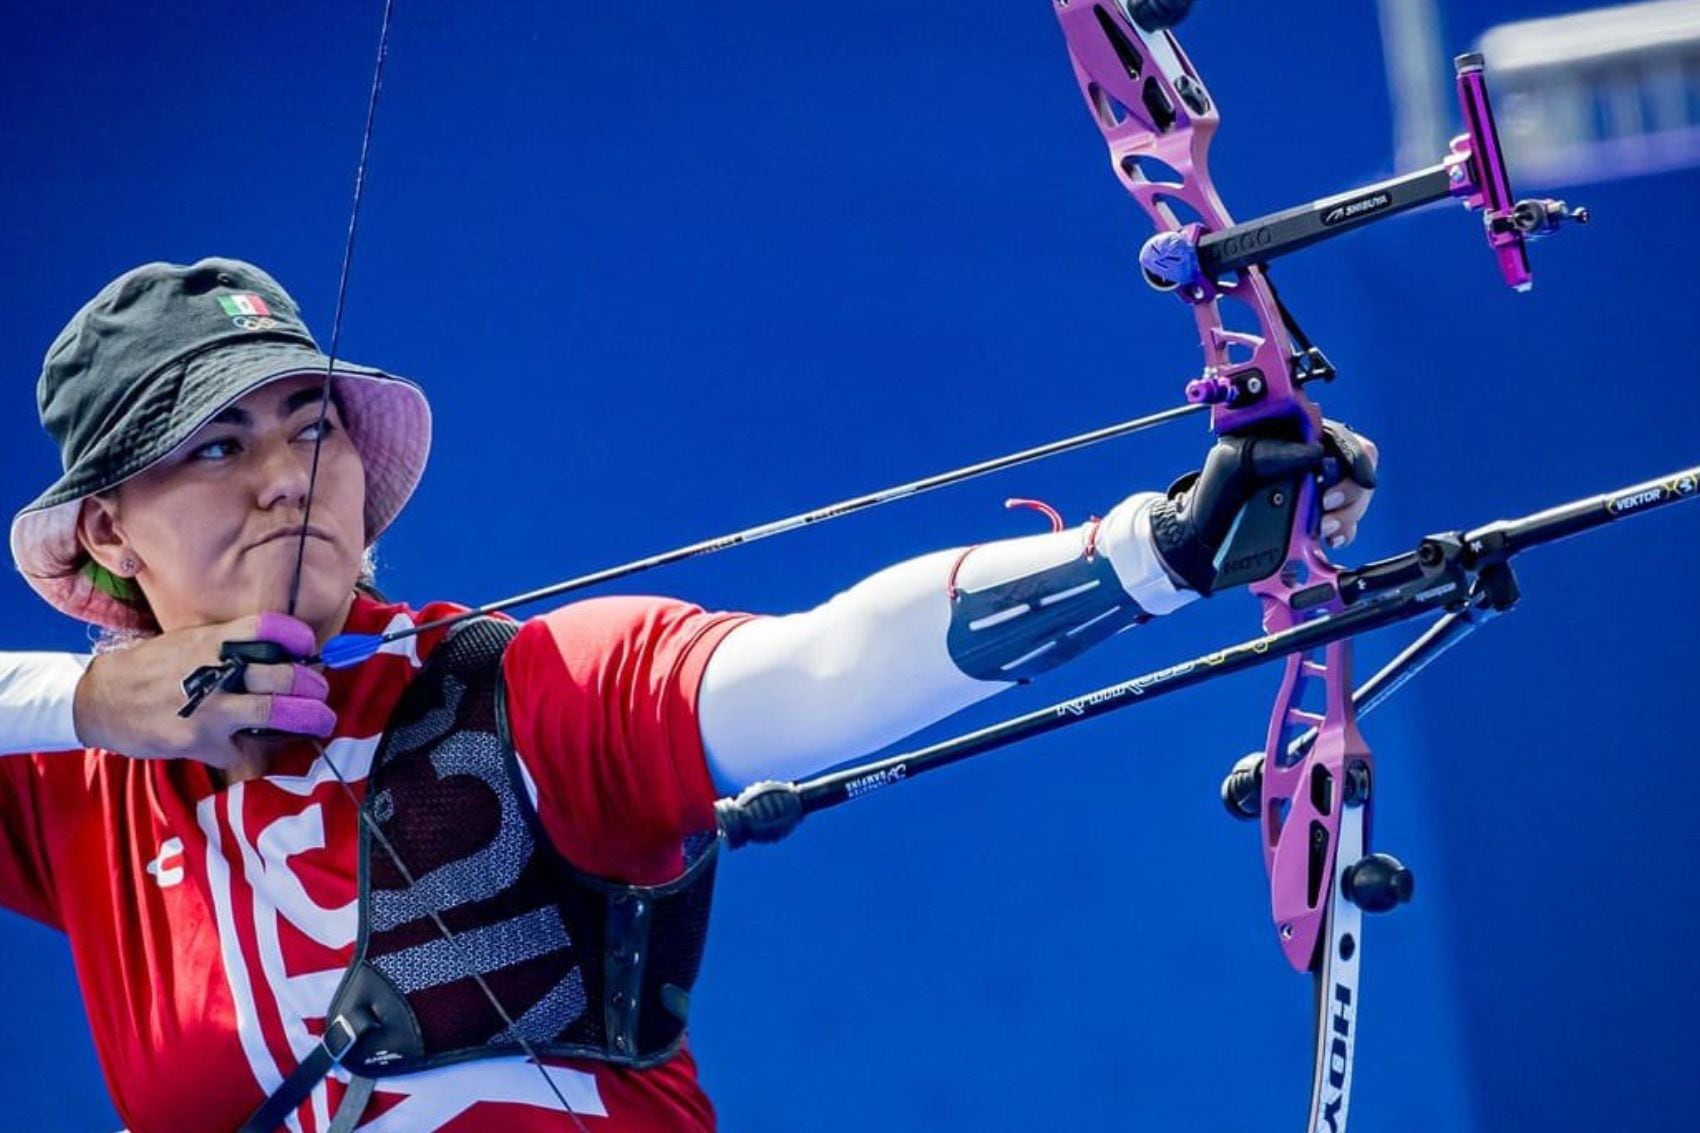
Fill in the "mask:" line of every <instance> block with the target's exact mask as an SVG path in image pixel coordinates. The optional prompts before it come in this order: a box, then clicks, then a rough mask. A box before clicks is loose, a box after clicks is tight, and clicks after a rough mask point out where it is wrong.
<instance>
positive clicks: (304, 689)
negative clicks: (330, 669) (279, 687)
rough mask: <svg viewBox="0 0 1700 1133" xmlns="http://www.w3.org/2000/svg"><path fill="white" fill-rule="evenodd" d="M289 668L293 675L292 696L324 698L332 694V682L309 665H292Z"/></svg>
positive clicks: (290, 690) (290, 688) (290, 692)
mask: <svg viewBox="0 0 1700 1133" xmlns="http://www.w3.org/2000/svg"><path fill="white" fill-rule="evenodd" d="M289 670H290V672H291V674H292V675H293V676H292V680H291V681H290V685H289V695H290V696H298V697H306V698H308V699H309V700H323V699H325V697H326V696H329V695H330V691H331V683H330V682H329V681H327V680H325V678H324V677H322V676H320V675H319V674H318V673H315V672H314V671H313V670H311V669H309V668H308V667H307V666H305V665H291V666H290V667H289Z"/></svg>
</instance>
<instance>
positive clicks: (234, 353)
mask: <svg viewBox="0 0 1700 1133" xmlns="http://www.w3.org/2000/svg"><path fill="white" fill-rule="evenodd" d="M330 365H331V362H330V359H329V358H327V357H325V355H323V354H321V353H320V352H319V351H317V350H315V349H313V348H312V347H309V346H306V345H303V344H300V343H297V342H283V341H278V342H252V343H244V344H243V345H242V346H241V347H240V348H239V349H231V350H221V351H212V352H209V353H207V354H204V355H201V356H200V357H198V358H195V359H192V360H190V361H189V362H188V363H187V364H186V365H185V366H184V367H183V369H182V372H181V373H180V374H179V375H177V392H178V393H179V394H180V395H181V396H180V397H179V399H178V400H177V401H176V402H175V403H173V405H172V406H171V418H172V420H171V422H170V424H169V426H168V427H167V429H166V430H164V432H163V433H162V434H161V435H160V436H159V438H158V443H155V444H151V445H149V446H148V447H147V449H146V450H144V451H140V452H138V453H136V454H134V455H133V456H132V455H130V454H127V453H125V452H123V451H119V448H118V446H122V445H123V444H124V440H125V438H124V436H123V434H124V432H125V429H124V423H123V422H120V423H119V424H118V425H116V426H115V427H114V428H113V430H112V434H113V436H112V438H111V442H110V444H111V446H112V449H113V451H108V452H104V453H97V454H96V455H97V456H99V457H103V458H104V459H95V460H87V461H83V462H81V463H80V464H79V466H78V467H75V468H71V469H68V470H67V471H66V473H65V475H63V476H61V477H60V478H59V480H58V481H57V482H55V483H54V484H53V486H52V487H50V488H48V489H47V491H45V492H43V493H42V494H41V495H40V496H38V497H37V498H36V499H35V500H34V502H32V503H31V504H30V505H29V506H27V507H25V508H24V509H23V510H22V511H20V512H19V513H18V514H17V516H16V517H15V518H14V519H13V520H12V536H11V544H12V559H13V561H14V562H15V563H16V564H17V567H18V570H19V571H20V572H22V574H23V576H24V580H25V581H26V582H28V583H29V585H30V587H31V589H33V590H34V591H35V592H36V593H37V594H40V595H41V596H42V598H44V599H46V601H47V602H48V604H49V605H51V606H53V607H54V608H56V609H58V610H61V611H63V612H64V613H66V614H69V615H70V616H71V617H73V618H77V619H78V620H80V621H85V622H91V623H93V624H95V625H98V626H104V627H106V628H108V629H118V630H130V629H147V628H151V627H152V624H153V623H152V620H151V618H150V617H149V616H148V614H147V612H146V611H145V610H142V609H138V608H137V607H135V606H133V605H131V604H129V603H126V602H124V601H121V600H120V599H118V598H115V597H113V596H112V595H110V594H108V593H106V592H105V591H104V590H101V589H100V588H98V587H97V586H96V585H95V584H94V580H93V579H92V578H91V577H90V576H89V575H88V574H86V573H85V572H84V570H83V566H84V564H85V563H86V561H87V555H86V553H85V552H84V550H83V547H82V544H81V543H80V542H78V540H77V517H78V514H79V512H80V511H81V509H82V502H83V500H85V499H87V498H88V497H89V496H91V495H94V494H95V493H97V492H104V491H109V490H111V489H112V488H115V487H117V486H118V485H119V484H121V483H123V482H124V481H125V480H128V479H130V478H131V477H133V476H135V475H138V474H139V473H141V472H143V471H146V470H147V469H148V468H151V467H153V465H155V464H157V463H158V462H159V461H160V460H163V459H164V458H165V457H166V456H168V455H170V453H171V452H173V451H175V450H176V449H177V448H178V447H179V446H180V445H181V444H182V443H183V442H184V441H185V440H187V439H188V438H189V437H190V436H192V435H193V434H194V433H195V432H196V431H197V430H199V429H200V428H201V426H203V425H205V424H206V423H207V422H208V421H209V420H211V419H212V418H213V417H214V416H216V415H217V414H218V413H220V412H222V411H223V410H224V409H225V408H227V407H228V406H229V405H230V404H231V403H232V402H235V401H237V400H239V399H240V398H242V397H244V396H246V395H247V394H249V393H251V392H253V391H254V390H256V389H259V388H260V387H262V386H266V385H270V384H271V383H273V382H279V381H283V380H285V379H288V378H296V377H303V376H311V377H320V378H322V377H323V376H324V374H325V371H326V369H327V368H328V367H329V366H330ZM331 377H332V381H333V383H334V388H335V390H336V394H337V397H338V399H339V400H340V402H341V404H342V408H343V411H344V424H345V425H346V427H347V429H348V436H349V440H350V441H351V442H352V443H353V444H354V447H355V449H356V450H357V451H358V452H359V453H360V458H361V462H362V463H363V464H364V466H365V472H366V512H365V519H366V543H367V545H368V546H370V545H371V544H372V542H373V541H374V540H375V539H377V537H378V536H379V535H380V534H382V533H383V531H384V530H385V529H386V528H388V527H389V525H390V523H391V522H393V521H394V519H395V517H396V516H397V514H399V513H400V511H401V509H402V507H403V506H404V505H405V504H406V503H407V501H408V499H409V497H411V496H412V495H413V491H414V489H415V488H416V487H417V486H418V484H419V478H420V476H421V475H423V473H424V471H425V461H426V458H427V457H428V455H429V454H430V450H431V408H430V405H429V404H428V403H427V402H426V400H425V395H424V393H423V392H422V391H421V390H420V388H419V387H418V386H416V385H414V384H413V383H412V382H410V381H408V380H406V379H405V378H398V377H395V376H393V375H390V374H386V373H384V372H383V371H381V370H377V369H373V368H372V367H369V366H361V365H357V364H355V363H351V362H343V361H340V360H339V361H338V362H337V363H336V365H335V369H334V370H333V371H332V374H331ZM91 469H94V470H95V471H91Z"/></svg>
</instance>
